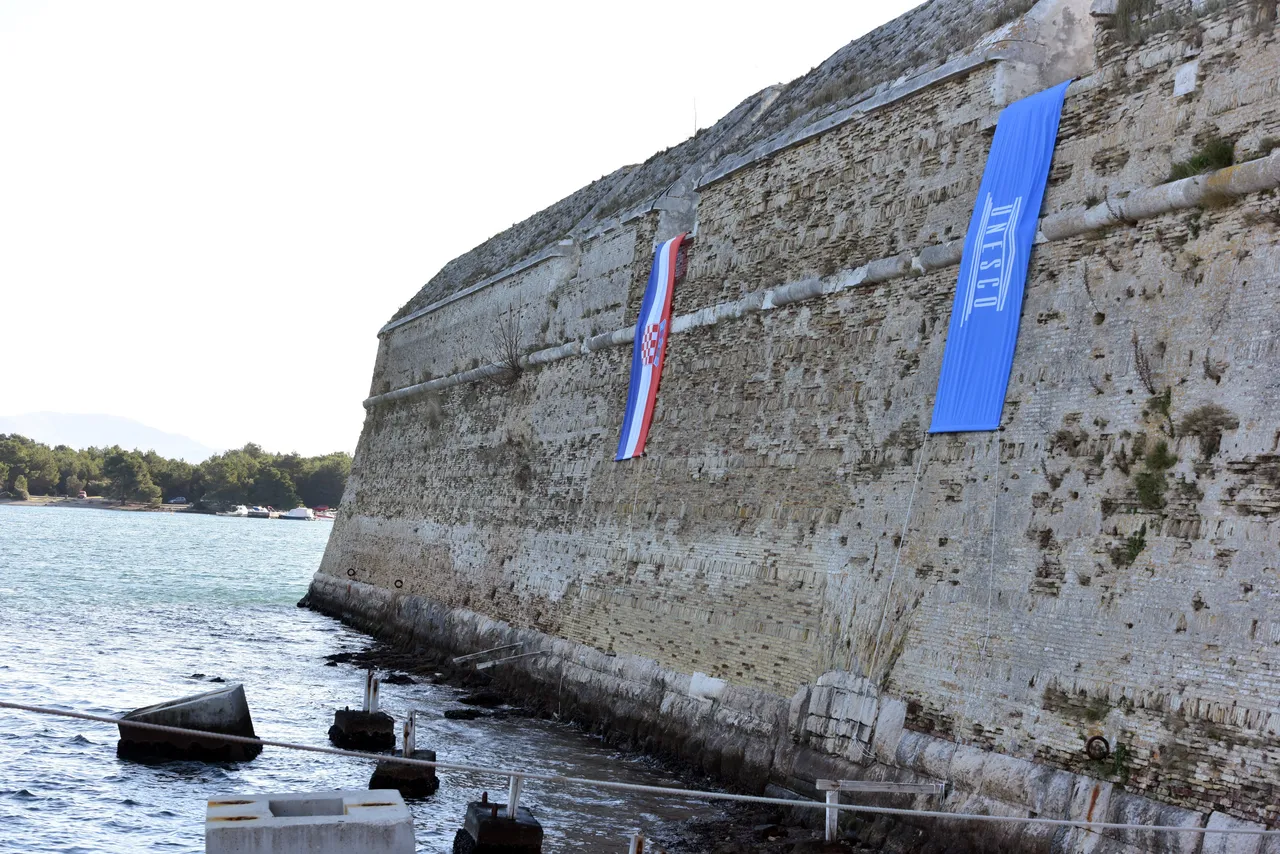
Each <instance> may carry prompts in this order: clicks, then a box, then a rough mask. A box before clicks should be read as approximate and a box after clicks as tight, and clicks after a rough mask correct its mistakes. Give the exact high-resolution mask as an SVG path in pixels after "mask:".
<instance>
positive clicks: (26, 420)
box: [0, 412, 218, 463]
mask: <svg viewBox="0 0 1280 854" xmlns="http://www.w3.org/2000/svg"><path fill="white" fill-rule="evenodd" d="M0 433H21V434H22V435H23V436H26V437H27V438H29V439H34V440H36V441H37V442H43V443H45V444H46V445H50V446H56V445H68V446H70V447H72V448H89V447H99V448H101V447H109V446H111V445H119V446H120V447H122V448H125V449H126V450H134V449H136V450H139V451H155V452H156V453H157V454H160V455H161V456H164V457H170V458H172V457H177V458H180V459H183V460H186V461H187V462H189V463H198V462H200V461H202V460H205V459H208V458H209V457H211V456H212V455H214V454H216V453H218V449H216V448H210V447H209V446H208V445H202V444H201V443H199V442H197V441H196V440H195V439H192V438H190V437H188V436H183V435H180V434H178V433H166V432H164V431H163V430H157V429H156V428H154V427H148V426H147V425H146V424H141V423H139V422H137V421H134V420H132V419H130V418H120V417H118V416H115V415H68V414H66V413H62V412H32V413H29V414H27V415H0Z"/></svg>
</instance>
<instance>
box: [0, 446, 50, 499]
mask: <svg viewBox="0 0 1280 854" xmlns="http://www.w3.org/2000/svg"><path fill="white" fill-rule="evenodd" d="M0 462H3V463H7V464H8V466H9V477H10V478H13V479H16V478H17V477H18V476H19V475H22V476H23V477H24V478H25V479H26V481H27V484H28V489H29V490H30V491H31V492H32V493H34V494H36V495H49V494H50V493H53V492H56V491H57V488H58V481H59V480H60V477H61V476H60V474H59V472H58V466H57V461H56V460H55V459H54V457H53V452H52V451H51V450H49V446H48V445H42V444H40V443H39V442H34V441H32V440H31V439H28V438H27V437H26V436H19V435H18V434H17V433H14V434H11V435H8V436H0Z"/></svg>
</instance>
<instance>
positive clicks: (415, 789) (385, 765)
mask: <svg viewBox="0 0 1280 854" xmlns="http://www.w3.org/2000/svg"><path fill="white" fill-rule="evenodd" d="M411 758H413V759H425V760H426V761H428V762H435V761H436V752H435V751H434V750H415V751H413V756H412V757H411ZM369 788H370V789H395V790H396V791H398V792H399V793H400V794H401V795H403V796H404V797H406V798H425V797H427V796H428V795H432V794H435V791H436V789H438V788H440V778H439V777H437V776H436V769H434V768H428V767H425V766H422V765H405V764H403V763H401V762H390V761H386V760H383V761H382V762H379V763H378V767H377V768H375V769H374V771H373V777H371V778H370V779H369Z"/></svg>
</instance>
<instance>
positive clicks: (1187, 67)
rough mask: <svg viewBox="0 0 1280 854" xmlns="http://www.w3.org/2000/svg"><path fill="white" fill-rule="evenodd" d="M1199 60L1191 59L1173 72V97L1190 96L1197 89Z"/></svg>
mask: <svg viewBox="0 0 1280 854" xmlns="http://www.w3.org/2000/svg"><path fill="white" fill-rule="evenodd" d="M1199 75H1200V60H1198V59H1193V60H1192V61H1191V62H1185V63H1183V64H1182V65H1179V66H1178V67H1177V68H1176V69H1174V72H1173V94H1174V97H1179V96H1182V95H1190V94H1191V93H1192V92H1194V91H1196V89H1197V88H1199Z"/></svg>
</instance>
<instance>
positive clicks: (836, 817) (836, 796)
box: [825, 789, 840, 842]
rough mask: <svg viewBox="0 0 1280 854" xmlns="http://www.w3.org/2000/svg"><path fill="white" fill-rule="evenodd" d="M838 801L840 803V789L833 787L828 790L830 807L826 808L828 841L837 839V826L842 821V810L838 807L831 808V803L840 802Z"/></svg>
mask: <svg viewBox="0 0 1280 854" xmlns="http://www.w3.org/2000/svg"><path fill="white" fill-rule="evenodd" d="M838 803H840V790H839V789H832V790H830V791H828V792H827V805H828V808H827V809H826V810H825V812H826V814H827V841H828V842H835V841H836V827H837V825H838V824H839V822H840V811H839V810H836V809H831V808H830V805H831V804H838Z"/></svg>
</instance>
